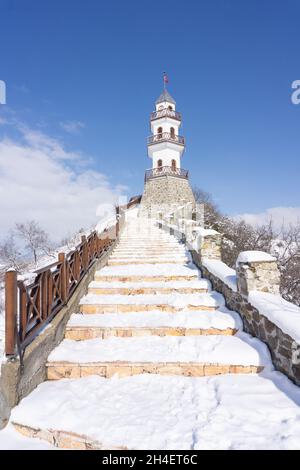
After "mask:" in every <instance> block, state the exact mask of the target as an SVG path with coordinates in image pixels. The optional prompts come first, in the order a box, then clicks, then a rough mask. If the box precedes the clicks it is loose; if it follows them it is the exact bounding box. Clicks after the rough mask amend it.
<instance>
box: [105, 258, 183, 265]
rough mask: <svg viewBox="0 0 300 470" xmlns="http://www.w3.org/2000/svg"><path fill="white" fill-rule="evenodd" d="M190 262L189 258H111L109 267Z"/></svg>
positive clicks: (108, 263)
mask: <svg viewBox="0 0 300 470" xmlns="http://www.w3.org/2000/svg"><path fill="white" fill-rule="evenodd" d="M188 262H189V260H188V259H187V258H185V259H180V258H171V257H170V258H147V257H145V258H127V259H126V258H123V259H121V258H113V257H110V258H109V260H108V262H107V266H120V265H128V264H133V265H136V264H166V263H168V264H181V265H182V264H186V263H188Z"/></svg>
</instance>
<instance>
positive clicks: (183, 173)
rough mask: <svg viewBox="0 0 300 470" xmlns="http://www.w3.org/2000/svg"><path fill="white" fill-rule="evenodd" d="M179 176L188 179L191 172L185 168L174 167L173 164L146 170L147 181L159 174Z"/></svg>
mask: <svg viewBox="0 0 300 470" xmlns="http://www.w3.org/2000/svg"><path fill="white" fill-rule="evenodd" d="M165 175H169V176H177V177H178V178H184V179H188V176H189V172H188V170H184V169H183V168H173V167H172V166H160V167H157V168H151V169H149V170H146V172H145V181H148V180H149V179H152V178H157V177H159V176H165Z"/></svg>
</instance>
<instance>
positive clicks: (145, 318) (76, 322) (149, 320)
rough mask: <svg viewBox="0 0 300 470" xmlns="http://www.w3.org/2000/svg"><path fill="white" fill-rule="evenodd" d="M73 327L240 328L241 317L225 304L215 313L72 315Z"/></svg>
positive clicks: (70, 324) (70, 321) (70, 322)
mask: <svg viewBox="0 0 300 470" xmlns="http://www.w3.org/2000/svg"><path fill="white" fill-rule="evenodd" d="M72 327H102V328H103V327H138V328H143V327H151V328H159V327H174V328H201V329H209V328H216V329H220V330H225V329H226V328H232V329H236V330H238V329H241V328H242V320H241V318H240V316H239V315H238V314H237V313H236V312H233V311H231V310H227V308H226V307H223V308H222V309H219V310H217V311H216V312H206V311H200V312H197V311H192V312H178V313H177V314H176V315H173V314H172V313H166V312H160V311H155V310H154V311H146V312H141V313H134V312H133V313H128V315H122V314H119V313H106V314H95V315H82V314H76V313H75V314H73V315H71V318H70V320H69V321H68V324H67V328H72Z"/></svg>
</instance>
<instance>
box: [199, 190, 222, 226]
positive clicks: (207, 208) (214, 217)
mask: <svg viewBox="0 0 300 470" xmlns="http://www.w3.org/2000/svg"><path fill="white" fill-rule="evenodd" d="M193 193H194V197H195V200H196V202H197V203H198V204H203V206H204V226H205V227H209V228H213V229H215V230H220V227H221V225H222V223H223V219H224V216H223V214H221V212H220V210H219V209H218V206H217V205H216V203H215V202H214V201H213V198H212V196H211V194H210V193H208V192H206V191H203V190H202V189H201V188H198V187H197V186H195V187H193Z"/></svg>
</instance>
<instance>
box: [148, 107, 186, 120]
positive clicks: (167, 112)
mask: <svg viewBox="0 0 300 470" xmlns="http://www.w3.org/2000/svg"><path fill="white" fill-rule="evenodd" d="M163 117H170V118H173V119H176V120H177V121H181V114H180V113H178V112H177V111H174V109H168V108H165V109H160V110H158V111H154V112H153V113H151V115H150V119H151V121H154V120H155V119H160V118H163Z"/></svg>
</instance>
